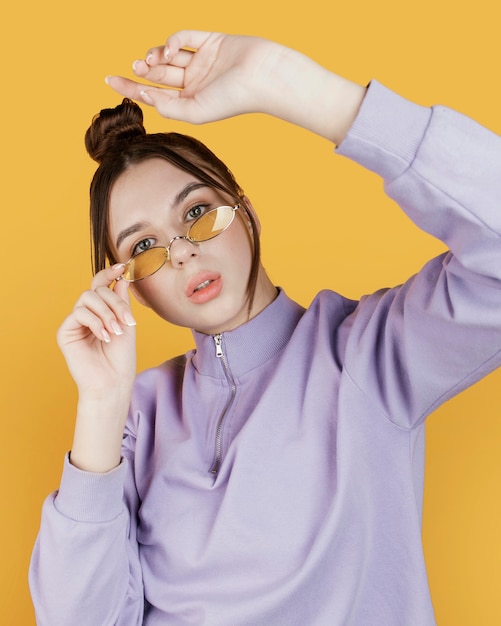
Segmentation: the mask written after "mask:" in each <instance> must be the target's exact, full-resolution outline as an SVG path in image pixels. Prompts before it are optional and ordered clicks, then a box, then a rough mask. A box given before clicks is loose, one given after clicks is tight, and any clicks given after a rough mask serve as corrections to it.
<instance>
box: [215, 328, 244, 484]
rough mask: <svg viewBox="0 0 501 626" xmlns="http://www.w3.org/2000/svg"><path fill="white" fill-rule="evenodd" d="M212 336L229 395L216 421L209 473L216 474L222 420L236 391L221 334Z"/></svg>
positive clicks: (220, 454) (220, 445)
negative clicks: (228, 388)
mask: <svg viewBox="0 0 501 626" xmlns="http://www.w3.org/2000/svg"><path fill="white" fill-rule="evenodd" d="M213 338H214V345H215V346H216V358H218V359H221V363H222V366H223V371H224V375H225V377H226V380H227V381H228V384H229V385H230V396H229V398H228V402H227V403H226V405H225V407H224V409H223V411H222V412H221V415H220V416H219V419H218V422H217V428H216V442H215V453H214V463H213V464H212V467H211V468H210V473H211V474H217V473H218V471H219V468H220V466H221V457H222V450H221V447H222V438H223V426H224V420H225V417H226V415H227V413H228V411H229V409H230V407H231V405H232V404H233V400H234V398H235V393H236V391H237V386H236V384H235V379H234V378H233V375H232V373H231V370H230V368H229V366H228V362H227V360H226V356H225V354H224V351H223V345H222V343H223V341H222V340H223V337H222V335H221V334H218V335H214V337H213Z"/></svg>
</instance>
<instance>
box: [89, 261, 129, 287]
mask: <svg viewBox="0 0 501 626" xmlns="http://www.w3.org/2000/svg"><path fill="white" fill-rule="evenodd" d="M124 267H125V265H124V264H123V263H116V264H115V265H112V266H111V267H107V268H105V269H104V270H101V271H100V272H97V274H96V275H95V276H94V277H93V278H92V282H91V289H97V287H109V286H110V285H111V284H112V283H113V281H115V280H117V278H118V277H119V276H121V275H122V274H123V271H124Z"/></svg>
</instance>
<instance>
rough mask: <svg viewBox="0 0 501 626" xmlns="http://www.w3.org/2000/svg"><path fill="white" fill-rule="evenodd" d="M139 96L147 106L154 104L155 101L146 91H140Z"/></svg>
mask: <svg viewBox="0 0 501 626" xmlns="http://www.w3.org/2000/svg"><path fill="white" fill-rule="evenodd" d="M139 95H140V96H141V98H142V99H143V100H144V101H145V102H146V103H147V104H153V100H152V99H151V98H150V96H149V95H148V93H147V92H146V91H140V92H139Z"/></svg>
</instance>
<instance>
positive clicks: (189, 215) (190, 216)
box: [184, 204, 210, 222]
mask: <svg viewBox="0 0 501 626" xmlns="http://www.w3.org/2000/svg"><path fill="white" fill-rule="evenodd" d="M209 206H210V205H208V204H196V205H195V206H194V207H191V209H190V210H189V211H187V212H186V215H185V216H184V221H185V222H189V221H191V220H196V219H198V218H199V217H201V216H202V215H203V214H204V213H205V212H206V211H207V209H208V208H209Z"/></svg>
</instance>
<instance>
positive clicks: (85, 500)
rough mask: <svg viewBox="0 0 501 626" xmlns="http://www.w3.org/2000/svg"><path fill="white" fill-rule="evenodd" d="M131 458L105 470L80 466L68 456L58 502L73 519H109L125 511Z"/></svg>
mask: <svg viewBox="0 0 501 626" xmlns="http://www.w3.org/2000/svg"><path fill="white" fill-rule="evenodd" d="M126 472H127V459H122V461H121V463H120V465H119V466H118V467H116V468H114V469H112V470H110V471H109V472H106V473H105V474H93V473H91V472H84V471H82V470H79V469H78V468H76V467H75V466H74V465H72V464H71V463H70V461H69V454H67V455H66V457H65V460H64V468H63V475H62V478H61V485H60V487H59V491H58V493H57V496H56V499H55V502H54V505H55V507H56V509H57V510H58V511H59V513H61V515H64V516H65V517H68V518H70V519H73V520H75V521H79V522H108V521H110V520H112V519H114V518H115V517H117V516H118V515H120V514H121V513H122V511H123V490H124V481H125V475H126Z"/></svg>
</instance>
